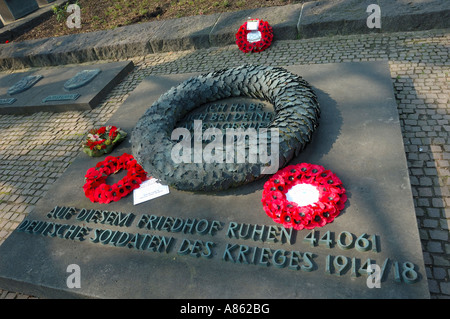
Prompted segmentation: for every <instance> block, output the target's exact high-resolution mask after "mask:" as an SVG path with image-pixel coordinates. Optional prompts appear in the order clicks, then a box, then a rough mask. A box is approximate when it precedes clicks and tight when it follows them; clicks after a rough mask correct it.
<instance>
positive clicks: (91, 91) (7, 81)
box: [0, 61, 133, 114]
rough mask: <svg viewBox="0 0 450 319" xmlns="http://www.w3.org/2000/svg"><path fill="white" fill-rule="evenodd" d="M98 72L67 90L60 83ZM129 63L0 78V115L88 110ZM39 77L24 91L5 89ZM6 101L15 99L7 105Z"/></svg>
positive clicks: (43, 70)
mask: <svg viewBox="0 0 450 319" xmlns="http://www.w3.org/2000/svg"><path fill="white" fill-rule="evenodd" d="M97 69H98V70H100V73H98V74H97V75H96V76H95V77H94V78H93V79H92V80H91V81H90V82H88V83H86V84H85V85H83V86H80V87H78V88H76V89H71V90H67V89H65V88H64V84H65V83H66V82H67V81H68V80H70V79H71V78H73V77H74V76H76V74H77V73H79V72H81V71H84V70H97ZM132 69H133V63H132V62H130V61H125V62H114V63H98V64H91V65H77V66H66V67H56V68H44V69H33V70H32V71H28V72H20V73H13V74H9V75H5V76H2V77H0V102H3V103H1V104H0V114H28V113H34V112H41V111H43V112H45V111H47V112H62V111H73V110H89V109H92V108H94V107H95V106H97V104H98V103H99V102H100V101H101V100H102V99H103V98H104V97H105V96H106V94H107V93H108V92H109V91H110V90H111V89H112V88H113V87H114V86H115V85H116V84H117V83H119V82H120V81H121V80H122V79H123V78H124V77H125V76H126V75H127V74H128V73H129V72H130V71H131V70H132ZM30 75H31V76H36V75H41V76H42V78H41V79H40V80H39V81H38V82H37V83H35V84H34V85H33V86H32V87H30V88H28V89H27V90H25V91H23V92H20V93H17V94H13V95H11V94H9V93H8V90H9V88H10V87H11V86H12V85H14V84H15V83H17V82H18V81H20V80H21V79H23V78H24V77H27V76H30ZM10 99H15V101H14V102H13V103H11V104H9V103H7V102H8V101H10Z"/></svg>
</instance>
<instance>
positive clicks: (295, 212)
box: [261, 163, 347, 230]
mask: <svg viewBox="0 0 450 319" xmlns="http://www.w3.org/2000/svg"><path fill="white" fill-rule="evenodd" d="M261 201H262V204H263V207H264V211H265V212H266V214H267V215H268V216H269V217H270V218H272V219H273V220H274V221H275V222H277V223H280V224H282V225H283V226H284V227H286V228H290V227H292V228H294V229H296V230H301V229H304V228H306V229H313V228H315V227H322V226H324V225H326V224H328V223H331V222H332V221H333V220H334V218H335V217H337V216H338V215H339V213H340V212H341V210H342V209H344V207H345V202H346V201H347V195H346V194H345V189H344V187H343V186H342V182H341V181H340V179H339V178H338V177H337V176H336V175H335V174H334V173H332V172H331V171H330V170H326V169H325V168H323V167H322V166H320V165H313V164H308V163H301V164H297V165H290V166H287V167H285V168H284V169H282V170H280V171H278V172H277V173H276V174H275V175H273V176H272V177H271V178H270V179H269V180H268V181H267V182H266V183H265V184H264V190H263V195H262V200H261Z"/></svg>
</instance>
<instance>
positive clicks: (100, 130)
mask: <svg viewBox="0 0 450 319" xmlns="http://www.w3.org/2000/svg"><path fill="white" fill-rule="evenodd" d="M105 132H106V127H104V126H102V127H100V128H99V129H98V130H97V134H99V135H102V134H105Z"/></svg>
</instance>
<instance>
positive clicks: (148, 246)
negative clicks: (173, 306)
mask: <svg viewBox="0 0 450 319" xmlns="http://www.w3.org/2000/svg"><path fill="white" fill-rule="evenodd" d="M287 70H289V71H290V72H292V73H295V74H299V75H301V76H303V77H304V78H305V79H306V80H307V81H308V82H309V83H310V84H311V85H312V87H313V89H314V91H315V92H316V94H317V97H318V101H319V103H320V106H321V118H320V125H319V127H318V128H317V130H316V131H315V132H314V135H313V139H312V141H311V143H310V144H309V145H308V146H307V147H306V149H305V150H304V151H302V152H301V153H300V154H299V155H298V156H297V157H295V158H294V159H293V160H292V161H291V163H292V164H296V163H301V162H307V163H314V164H319V165H322V166H324V167H326V168H328V169H330V170H332V171H333V172H334V173H336V174H337V175H338V176H339V178H340V179H341V180H342V182H343V184H344V187H345V188H346V190H347V195H348V201H347V204H346V207H345V209H344V210H343V211H342V212H341V214H340V215H339V216H338V217H337V218H336V219H335V220H334V222H333V223H330V224H327V225H325V226H324V227H322V228H316V229H315V230H314V231H312V230H302V231H292V230H291V229H284V228H283V227H282V226H281V225H279V224H276V223H275V222H274V221H273V220H272V219H271V218H269V217H268V216H267V215H266V214H265V212H264V210H263V208H262V204H261V195H262V189H263V185H264V182H265V181H266V180H267V179H262V180H259V181H256V182H253V183H250V184H246V185H244V186H240V187H237V188H232V189H227V190H225V191H219V192H214V193H211V192H187V191H178V190H176V189H173V188H171V189H170V193H169V194H166V195H164V196H161V197H158V198H155V199H152V200H150V201H146V202H143V203H141V204H138V205H133V198H132V196H131V195H129V196H127V197H125V198H122V199H121V200H120V201H118V202H112V203H110V204H106V205H105V204H98V203H97V204H94V203H92V202H90V201H89V200H88V199H87V198H86V197H85V196H84V194H83V190H82V186H83V184H84V175H85V173H86V171H87V170H88V169H89V168H91V167H94V166H95V165H96V164H97V163H98V162H99V159H98V158H91V157H88V156H87V155H85V154H83V153H81V154H80V156H79V157H78V158H77V159H76V160H75V161H74V162H73V163H72V164H71V166H70V167H69V168H68V169H67V171H66V172H65V173H64V175H63V176H62V177H61V178H60V179H59V180H58V181H57V182H56V183H55V184H54V186H53V188H52V189H50V190H49V191H48V193H47V195H46V196H45V197H44V198H42V199H41V200H40V201H39V202H38V203H37V205H36V208H35V209H34V211H33V212H31V213H30V214H29V216H28V217H27V218H26V219H25V220H24V221H23V222H22V223H21V225H19V227H18V228H17V229H16V230H15V231H14V232H13V233H12V234H11V235H10V236H9V237H8V238H7V239H6V241H5V242H4V243H3V244H2V246H0V256H1V258H0V287H1V288H3V289H10V290H13V291H22V292H24V293H29V294H33V295H37V296H44V297H81V298H84V297H99V298H116V297H120V298H283V299H288V298H303V299H304V298H429V290H428V285H427V279H426V273H425V268H424V261H423V255H422V250H421V243H420V240H419V235H418V228H417V223H416V217H415V212H414V205H413V200H412V193H411V189H410V181H409V177H408V170H407V165H406V158H405V154H404V151H403V141H402V136H401V130H400V124H399V118H398V113H397V108H396V103H395V99H394V94H393V89H392V83H391V78H390V73H389V66H388V64H387V62H384V61H383V62H364V63H341V64H323V65H308V66H290V67H288V68H287ZM193 75H196V74H177V75H153V76H150V77H148V78H146V79H144V80H143V82H142V83H141V84H140V85H139V86H138V87H137V88H136V89H135V90H134V91H133V92H132V94H131V95H130V96H129V98H128V99H127V100H126V101H125V102H124V104H123V105H122V106H121V107H120V108H119V109H118V110H117V111H116V113H115V114H114V116H113V118H112V119H111V120H110V121H109V124H111V125H117V126H119V127H121V128H122V129H124V130H125V131H128V132H131V131H132V130H133V128H134V126H135V124H136V122H137V121H138V119H139V118H140V117H141V116H142V115H143V114H144V112H145V111H146V110H147V108H148V107H149V106H150V105H152V104H153V102H154V101H156V100H157V99H158V98H159V97H160V96H161V94H163V93H165V92H166V91H167V90H169V89H170V88H171V87H174V86H176V85H178V84H179V83H181V82H182V81H184V80H186V79H188V78H189V77H191V76H193ZM253 103H255V104H256V105H258V104H257V103H259V100H253ZM215 105H216V109H217V105H220V103H219V102H216V103H215ZM206 107H208V106H206ZM210 109H211V107H210ZM222 113H226V112H222ZM200 114H203V113H200ZM217 114H218V113H217ZM224 116H225V115H224ZM130 151H131V145H130V141H129V139H127V140H125V141H124V142H122V144H120V145H119V146H118V148H116V149H115V150H114V151H113V153H111V155H112V156H119V155H122V154H123V153H130ZM148 173H149V175H151V172H148ZM121 174H124V173H122V172H119V173H118V174H117V175H116V176H114V177H112V176H110V177H108V180H107V182H108V183H109V184H112V183H114V182H116V181H117V180H118V179H119V178H121V177H122V176H123V175H121ZM73 265H75V267H79V269H80V270H81V276H80V288H76V287H72V288H69V286H71V285H69V286H68V285H67V279H68V276H70V274H71V272H68V267H69V266H71V267H73ZM369 265H370V267H375V265H378V266H379V268H378V269H379V272H378V275H377V276H378V277H376V276H375V274H373V276H375V277H373V276H372V275H371V276H372V277H369V275H368V272H369ZM69 269H72V268H69ZM372 269H373V268H372ZM377 279H379V280H378V281H377ZM378 282H379V284H380V285H379V288H377V286H376V284H377V283H378Z"/></svg>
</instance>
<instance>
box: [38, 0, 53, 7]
mask: <svg viewBox="0 0 450 319" xmlns="http://www.w3.org/2000/svg"><path fill="white" fill-rule="evenodd" d="M36 1H37V3H38V4H39V6H45V5H47V4H49V3H52V2H55V0H36Z"/></svg>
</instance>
